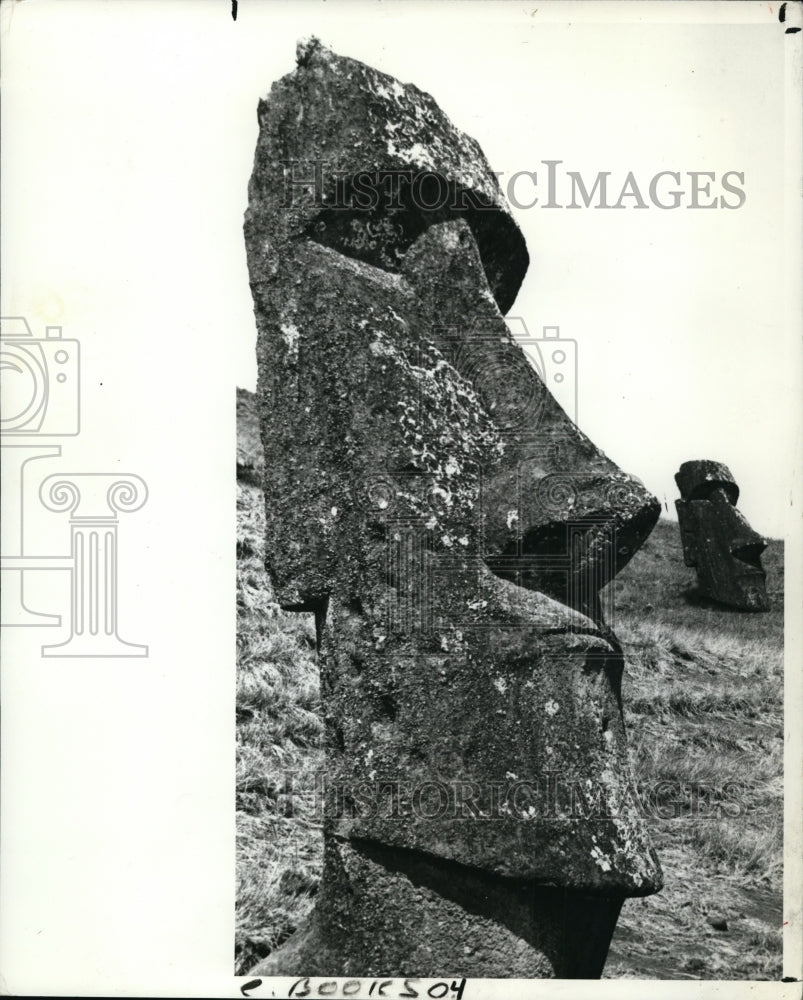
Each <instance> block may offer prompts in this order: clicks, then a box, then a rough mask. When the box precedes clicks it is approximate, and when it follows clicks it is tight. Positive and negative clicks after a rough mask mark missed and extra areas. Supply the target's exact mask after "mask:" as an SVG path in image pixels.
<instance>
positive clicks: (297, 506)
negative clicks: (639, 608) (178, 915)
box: [245, 40, 661, 978]
mask: <svg viewBox="0 0 803 1000" xmlns="http://www.w3.org/2000/svg"><path fill="white" fill-rule="evenodd" d="M297 63H298V65H297V68H296V70H295V71H294V72H292V73H290V74H289V75H287V76H285V77H284V78H283V79H281V80H279V81H278V82H277V83H275V84H274V85H273V87H272V89H271V93H270V95H269V97H268V99H267V100H265V101H261V102H260V104H259V111H258V116H259V123H260V134H259V140H258V144H257V149H256V154H255V161H254V171H253V174H252V177H251V182H250V186H249V206H248V210H247V212H246V219H245V235H246V245H247V251H248V265H249V272H250V282H251V290H252V294H253V298H254V310H255V315H256V321H257V328H258V334H259V340H258V349H257V350H258V361H259V385H258V397H259V407H260V420H261V433H262V441H263V446H264V451H265V480H264V492H265V503H266V512H267V539H266V552H267V553H268V555H267V560H266V562H267V569H268V571H269V574H270V578H271V581H272V583H273V586H274V588H275V593H276V597H277V600H278V601H279V603H280V604H281V605H282V606H283V607H284V608H287V609H295V610H298V611H307V612H314V614H315V617H316V624H317V628H318V636H319V650H320V662H321V693H322V701H323V711H324V721H325V741H326V754H327V770H328V790H327V802H326V810H325V818H324V840H325V847H324V871H323V877H322V882H321V886H320V889H319V893H318V897H317V901H316V908H315V911H314V913H313V915H312V918H311V920H310V921H309V923H308V924H307V925H306V926H305V927H304V928H302V929H300V930H299V931H298V932H297V933H296V935H294V937H293V938H291V939H290V940H289V941H288V942H287V943H286V944H285V945H284V946H283V947H282V948H280V949H278V950H277V951H276V952H275V953H273V954H272V955H270V956H269V957H268V958H267V959H266V960H265V961H264V962H263V963H262V964H261V965H260V966H258V968H257V969H256V970H254V971H255V973H256V974H259V975H271V974H273V975H296V974H298V975H418V976H440V975H446V974H449V975H461V976H478V977H529V978H537V977H551V976H558V977H583V978H593V977H598V976H599V975H600V974H601V971H602V967H603V964H604V961H605V957H606V954H607V950H608V945H609V942H610V938H611V935H612V933H613V930H614V927H615V924H616V920H617V917H618V913H619V910H620V907H621V904H622V901H623V900H624V899H625V898H626V897H628V896H639V895H648V894H650V893H653V892H656V891H657V890H658V889H660V887H661V872H660V867H659V864H658V861H657V859H656V857H655V854H654V852H653V851H652V849H651V847H650V844H649V841H648V838H647V835H646V832H645V829H644V826H643V823H642V820H641V818H640V816H639V814H638V810H637V803H636V801H635V798H634V796H633V795H632V794H631V793H632V786H631V783H630V771H629V765H628V759H627V747H626V742H625V731H624V722H623V717H622V705H621V688H620V684H621V676H622V671H623V659H622V654H621V650H620V648H619V645H618V643H617V641H616V638H615V636H614V635H613V633H612V632H611V630H610V628H609V627H608V625H606V623H605V621H604V620H603V616H602V606H601V603H600V600H599V591H600V589H601V588H602V587H604V586H605V584H606V583H608V582H609V581H610V580H611V579H612V577H613V576H614V575H615V574H616V572H618V570H619V569H620V568H621V567H622V566H623V565H625V563H626V562H627V561H628V559H629V558H630V557H631V556H632V554H633V553H634V552H635V551H636V550H637V549H638V547H639V546H640V545H641V543H642V542H643V541H644V539H645V538H646V536H647V535H648V534H649V532H650V530H651V529H652V527H653V525H654V523H655V521H656V520H657V517H658V513H659V505H658V503H657V501H656V500H655V498H654V497H652V496H651V495H650V494H649V493H647V492H646V491H645V489H644V487H643V486H642V485H641V483H640V482H639V481H638V480H636V479H634V478H633V477H631V476H629V475H627V474H625V473H623V472H622V471H621V470H620V469H618V467H617V466H616V465H615V464H614V463H613V462H611V461H610V460H609V459H607V458H606V457H605V456H604V455H603V454H602V453H601V452H600V451H599V450H598V449H597V448H596V447H595V446H594V445H593V444H592V442H591V441H589V440H588V438H587V437H585V435H583V434H582V433H581V432H580V431H579V430H578V429H577V428H576V427H575V426H574V425H573V424H572V423H571V421H570V420H569V419H568V417H567V416H566V414H565V413H564V412H563V411H562V410H561V408H560V407H559V406H558V404H557V403H556V402H555V400H554V399H553V398H552V397H551V395H550V394H549V393H548V392H547V390H546V388H545V387H544V385H543V383H542V382H541V381H540V379H539V378H538V376H537V374H536V373H535V371H534V369H533V367H532V365H531V364H530V363H529V361H528V360H527V358H526V355H525V354H524V352H523V351H522V349H521V347H520V346H519V345H518V344H517V343H516V342H515V340H514V339H513V337H512V336H511V334H510V332H509V330H508V328H507V325H506V323H505V321H504V315H503V314H504V312H505V311H506V310H507V309H509V308H510V306H511V304H512V302H513V300H514V299H515V297H516V293H517V291H518V288H519V285H520V284H521V281H522V279H523V277H524V274H525V271H526V269H527V265H528V256H527V251H526V247H525V245H524V240H523V238H522V236H521V233H520V232H519V230H518V228H517V227H516V225H515V223H514V221H513V219H512V218H511V216H510V214H509V212H508V210H507V207H506V206H505V203H504V200H503V197H502V195H501V192H500V190H499V188H498V185H497V182H496V178H495V177H494V175H493V173H492V172H491V169H490V166H489V165H488V163H487V161H486V160H485V157H484V156H483V154H482V151H481V150H480V148H479V146H478V145H477V143H476V142H475V141H474V140H473V139H470V138H469V137H467V136H465V135H463V134H462V133H460V132H459V131H458V130H457V129H456V128H455V127H454V126H453V125H452V124H451V123H450V122H449V120H448V119H447V118H446V117H445V115H444V114H443V113H442V112H441V111H440V109H439V108H438V107H437V105H436V104H435V102H434V101H433V99H432V98H431V97H430V96H429V95H427V94H424V93H423V92H421V91H420V90H418V89H417V88H416V87H414V86H412V85H402V84H400V83H399V82H398V81H396V80H394V79H393V78H392V77H389V76H387V75H385V74H383V73H379V72H377V71H376V70H374V69H371V68H369V67H368V66H365V65H363V64H361V63H359V62H356V61H354V60H352V59H347V58H343V57H340V56H337V55H335V54H333V53H332V52H330V51H328V50H327V49H325V48H323V47H322V46H321V45H320V43H318V42H317V41H315V40H313V41H312V42H310V43H306V44H304V45H302V46H299V50H298V55H297ZM304 180H306V181H308V184H307V185H306V186H303V184H301V183H300V182H301V181H304Z"/></svg>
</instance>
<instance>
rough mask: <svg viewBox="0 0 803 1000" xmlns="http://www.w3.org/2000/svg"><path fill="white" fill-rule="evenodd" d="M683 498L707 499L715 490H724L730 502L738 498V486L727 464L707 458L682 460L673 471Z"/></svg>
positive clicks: (734, 502)
mask: <svg viewBox="0 0 803 1000" xmlns="http://www.w3.org/2000/svg"><path fill="white" fill-rule="evenodd" d="M675 482H676V483H677V485H678V489H679V490H680V495H681V497H682V499H683V500H707V499H708V498H709V497H710V496H711V494H712V493H713V492H714V491H715V490H719V489H721V490H724V491H725V496H726V497H727V498H728V500H729V502H730V504H731V505H732V506H733V507H735V506H736V504H737V502H738V500H739V487H738V486H737V485H736V480H735V479H734V478H733V476H732V475H731V471H730V469H729V468H728V467H727V465H723V464H722V463H721V462H714V461H712V460H711V459H708V458H702V459H695V460H693V461H690V462H684V463H683V465H681V467H680V469H678V471H677V472H676V473H675Z"/></svg>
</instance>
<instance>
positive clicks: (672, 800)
mask: <svg viewBox="0 0 803 1000" xmlns="http://www.w3.org/2000/svg"><path fill="white" fill-rule="evenodd" d="M237 408H238V455H237V477H238V500H237V556H238V573H237V613H238V691H237V723H238V725H237V879H238V897H237V920H236V928H237V929H236V942H235V953H236V959H235V961H236V971H237V973H238V974H243V973H245V972H246V971H247V970H248V969H249V968H250V967H251V966H253V965H254V964H255V962H256V961H257V960H258V959H259V958H260V957H262V956H264V955H267V954H268V953H269V952H270V951H271V950H272V949H274V948H275V947H277V946H278V945H279V944H280V943H281V942H282V941H283V940H285V939H286V938H287V937H288V936H289V934H290V933H292V931H293V930H294V929H295V927H296V926H297V925H298V923H299V921H300V920H301V919H303V917H304V916H305V914H306V913H307V912H308V911H309V909H310V907H311V906H312V902H313V899H314V895H315V891H316V888H317V884H318V879H319V877H320V866H321V853H322V842H321V832H320V824H319V818H318V816H317V812H316V809H315V800H314V796H313V795H312V794H311V793H310V794H305V789H306V790H311V789H312V788H313V785H314V775H315V774H316V772H320V771H321V770H322V768H323V759H322V754H321V750H320V737H321V731H322V727H321V721H320V714H319V693H318V668H317V664H316V662H315V651H314V644H315V640H314V629H313V624H312V620H311V617H310V616H307V615H296V614H286V613H284V612H282V611H280V610H279V608H278V607H277V606H276V604H275V603H274V602H273V600H272V598H271V592H270V585H269V583H268V580H267V578H266V576H265V572H264V569H263V567H262V560H263V551H264V546H263V526H264V509H263V502H262V497H261V493H260V490H259V477H260V475H261V461H260V457H259V447H258V433H257V430H256V420H255V415H254V409H253V397H252V396H251V395H250V394H248V393H246V392H244V391H242V390H238V397H237ZM756 527H757V528H758V529H759V530H760V525H757V526H756ZM763 562H764V567H765V569H766V570H767V583H768V589H769V592H770V596H771V600H772V608H771V611H770V612H769V613H767V614H758V615H753V614H745V613H738V612H732V611H728V610H726V609H724V608H720V607H715V606H713V605H711V604H708V603H706V602H705V601H702V600H700V599H699V598H698V597H697V596H696V594H695V588H694V580H695V577H694V571H693V570H690V569H688V568H687V567H686V566H684V564H683V558H682V553H681V549H680V539H679V535H678V528H677V525H676V524H674V523H672V522H670V521H661V522H659V524H658V525H657V527H656V529H655V531H654V532H653V534H652V535H651V537H650V538H649V540H648V541H647V543H646V545H645V546H644V548H643V549H642V550H641V551H640V552H639V553H638V554H637V555H636V556H635V557H634V559H633V560H632V562H631V563H630V565H629V566H628V567H627V568H626V569H625V570H624V571H623V572H622V574H620V576H619V578H617V580H616V581H614V583H613V584H612V585H611V586H612V587H614V588H615V591H614V607H615V627H616V631H617V634H618V636H619V638H620V640H621V641H622V644H623V646H624V649H625V653H626V658H627V668H626V671H625V679H624V704H625V708H626V720H627V724H628V728H629V734H630V746H631V755H632V758H633V767H634V772H635V777H636V781H637V784H638V786H639V787H640V788H643V789H645V790H646V791H647V792H648V793H650V794H648V795H646V796H645V808H646V810H647V816H648V822H649V825H650V829H651V831H652V835H653V838H654V842H655V844H656V847H657V848H658V850H659V852H660V856H661V861H662V864H663V867H664V874H665V878H666V887H665V889H664V890H663V892H661V893H660V894H658V895H657V896H651V897H648V898H646V899H642V900H628V901H627V902H626V903H625V905H624V908H623V911H622V916H621V918H620V920H619V924H618V927H617V931H616V935H615V937H614V941H613V945H612V948H611V952H610V956H609V959H608V963H607V966H606V970H605V976H606V978H623V977H624V978H661V979H707V978H718V979H777V978H780V975H781V920H782V917H781V879H782V867H781V865H782V808H783V784H782V752H783V712H782V693H783V659H782V656H783V546H782V544H781V543H780V542H771V543H770V547H769V548H768V549H767V551H766V552H765V554H764V557H763ZM728 783H731V784H730V786H729V784H728ZM695 789H696V792H695ZM723 790H724V791H723ZM695 794H696V796H697V804H696V807H695V805H694V796H695ZM717 803H719V812H720V815H717V809H718V807H717ZM737 812H738V815H733V814H734V813H737Z"/></svg>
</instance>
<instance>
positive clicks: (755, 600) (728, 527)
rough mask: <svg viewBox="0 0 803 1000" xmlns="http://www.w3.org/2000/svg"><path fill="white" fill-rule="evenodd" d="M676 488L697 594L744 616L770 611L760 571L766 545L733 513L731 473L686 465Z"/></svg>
mask: <svg viewBox="0 0 803 1000" xmlns="http://www.w3.org/2000/svg"><path fill="white" fill-rule="evenodd" d="M675 482H676V483H677V484H678V489H679V490H680V495H681V499H680V500H676V501H675V507H676V508H677V512H678V523H679V525H680V537H681V541H682V543H683V558H684V561H685V563H686V565H687V566H693V567H695V568H696V570H697V582H698V586H699V590H700V593H701V594H702V595H703V596H705V597H709V598H711V599H713V600H715V601H720V602H721V603H722V604H727V605H730V606H731V607H734V608H739V609H740V610H743V611H767V610H769V600H768V598H767V587H766V574H765V572H764V570H763V568H762V566H761V553H762V552H763V551H764V549H765V548H766V547H767V542H766V539H764V538H762V537H761V535H759V534H758V533H757V532H756V531H754V530H753V529H752V528H751V527H750V525H749V524H748V522H747V519H746V518H745V517H744V515H743V514H742V513H741V512H740V511H738V510H737V509H736V502H737V500H738V499H739V487H738V486H737V485H736V481H735V480H734V478H733V476H732V475H731V472H730V470H729V469H728V468H727V466H725V465H722V464H721V463H720V462H713V461H710V460H706V459H701V460H695V461H691V462H684V463H683V465H681V467H680V469H679V471H678V472H677V473H676V475H675Z"/></svg>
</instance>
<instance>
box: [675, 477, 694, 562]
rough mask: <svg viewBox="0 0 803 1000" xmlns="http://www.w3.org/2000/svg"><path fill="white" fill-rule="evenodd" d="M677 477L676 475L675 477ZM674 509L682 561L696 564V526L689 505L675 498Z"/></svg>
mask: <svg viewBox="0 0 803 1000" xmlns="http://www.w3.org/2000/svg"><path fill="white" fill-rule="evenodd" d="M675 478H676V479H677V477H675ZM675 509H676V510H677V512H678V527H679V528H680V544H681V545H682V546H683V562H684V563H685V564H686V565H687V566H696V565H697V542H696V536H697V528H696V521H695V520H694V519H693V518H692V514H691V512H690V510H689V505H688V503H687V502H686V501H685V500H676V501H675Z"/></svg>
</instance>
